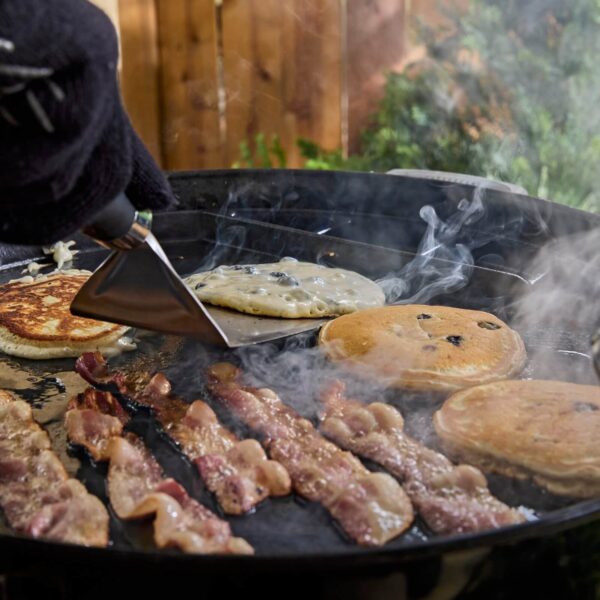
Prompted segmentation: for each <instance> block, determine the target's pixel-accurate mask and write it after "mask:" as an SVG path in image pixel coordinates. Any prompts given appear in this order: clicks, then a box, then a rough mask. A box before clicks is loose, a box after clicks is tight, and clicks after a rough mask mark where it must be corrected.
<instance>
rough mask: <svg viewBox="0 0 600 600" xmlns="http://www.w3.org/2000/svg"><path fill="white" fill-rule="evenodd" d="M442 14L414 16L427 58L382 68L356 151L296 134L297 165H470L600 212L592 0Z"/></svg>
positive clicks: (475, 3) (475, 5)
mask: <svg viewBox="0 0 600 600" xmlns="http://www.w3.org/2000/svg"><path fill="white" fill-rule="evenodd" d="M446 16H447V18H448V24H447V25H446V26H445V27H444V28H443V29H436V30H434V29H431V28H429V27H427V25H425V24H422V23H421V24H420V36H421V38H422V40H423V43H424V45H425V48H426V57H425V58H424V59H423V60H421V61H419V62H418V63H415V64H412V65H409V67H408V68H407V69H406V70H405V71H404V72H403V73H389V74H388V75H387V82H386V86H385V94H384V97H383V100H382V102H381V104H380V106H379V109H378V111H377V113H376V114H375V115H374V116H373V119H372V123H371V125H370V127H369V128H368V129H367V130H366V131H365V132H364V135H363V138H362V149H361V152H360V155H358V156H353V157H350V158H349V159H347V160H344V159H343V158H342V156H341V153H340V152H339V151H334V152H327V151H324V150H322V149H320V148H318V147H316V146H315V145H314V144H312V145H311V144H310V143H307V142H306V141H302V142H301V144H302V145H301V149H302V152H303V155H304V156H305V157H306V158H307V163H306V166H311V167H313V168H315V167H316V168H336V169H339V168H351V169H359V170H377V171H383V170H387V169H391V168H398V167H402V168H421V169H438V170H444V171H455V172H459V173H470V174H473V175H481V176H485V177H491V178H497V179H502V180H505V181H510V182H513V183H518V184H520V185H522V186H523V187H525V189H527V190H528V191H529V193H531V194H534V195H539V196H543V197H547V198H550V199H552V200H554V201H558V202H563V203H566V204H571V205H573V206H578V207H580V208H584V209H587V210H596V211H600V110H599V107H600V69H598V68H597V64H596V63H597V56H598V55H599V51H600V35H598V26H599V25H600V0H570V1H569V2H563V1H562V0H534V1H532V2H517V1H516V0H471V2H470V5H469V8H468V10H467V12H466V13H464V14H458V13H456V12H452V11H448V10H447V11H446Z"/></svg>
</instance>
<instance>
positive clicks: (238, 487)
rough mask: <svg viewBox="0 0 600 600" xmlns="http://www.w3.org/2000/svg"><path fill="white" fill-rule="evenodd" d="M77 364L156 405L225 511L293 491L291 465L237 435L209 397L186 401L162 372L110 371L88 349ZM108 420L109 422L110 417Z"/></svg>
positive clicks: (244, 509)
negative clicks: (288, 468)
mask: <svg viewBox="0 0 600 600" xmlns="http://www.w3.org/2000/svg"><path fill="white" fill-rule="evenodd" d="M76 368H77V370H78V371H79V372H80V373H82V375H83V376H84V377H85V378H86V379H87V380H88V381H92V382H93V381H94V380H95V378H96V377H99V378H100V379H99V381H100V382H101V383H106V382H108V381H113V382H114V383H116V384H117V385H118V387H119V389H120V390H121V392H122V393H123V394H125V395H127V396H128V397H129V398H131V399H132V400H133V401H134V402H136V403H137V404H142V405H144V406H148V407H150V408H152V409H153V410H154V412H155V414H156V416H157V418H158V420H159V421H160V422H161V424H162V425H163V427H164V429H165V431H166V432H167V433H168V435H169V436H170V437H171V438H172V439H173V440H175V442H177V444H178V445H179V446H180V448H181V449H182V451H183V453H184V454H185V455H186V456H188V458H190V460H192V461H193V462H194V463H195V465H196V466H197V468H198V470H199V472H200V476H201V477H202V479H203V480H204V482H205V484H206V486H207V487H208V489H209V490H210V491H211V492H213V493H214V494H215V496H216V497H217V500H218V502H219V504H220V505H221V507H222V508H223V510H224V511H225V512H226V513H228V514H235V515H238V514H242V513H245V512H248V511H249V510H251V509H252V508H254V507H255V506H256V505H257V504H258V503H259V502H261V501H262V500H264V499H265V498H266V497H268V496H285V495H287V494H289V493H290V491H291V482H290V477H289V475H288V473H287V471H286V470H285V469H284V468H283V466H282V465H281V464H279V463H278V462H276V461H274V460H268V458H267V455H266V454H265V452H264V450H263V449H262V447H261V445H260V444H259V443H258V442H257V441H256V440H252V439H246V440H239V439H238V438H237V437H236V436H235V435H234V434H233V433H232V432H231V431H229V430H228V429H226V428H225V427H223V426H222V425H221V423H219V420H218V419H217V416H216V415H215V413H214V411H213V410H212V409H211V408H210V407H209V406H208V404H206V403H205V402H202V401H201V400H196V401H195V402H192V403H191V404H188V403H187V402H184V401H183V400H182V399H181V398H177V397H176V396H174V395H173V394H172V393H171V384H170V383H169V380H168V379H167V378H166V377H165V376H164V375H163V374H162V373H157V374H156V375H154V376H150V375H149V374H147V373H138V374H137V375H136V376H135V378H127V377H124V376H123V375H122V374H119V373H116V374H114V375H111V374H110V373H109V371H108V370H107V368H106V363H105V362H104V359H103V358H102V356H101V355H100V354H99V353H95V354H93V353H86V354H84V355H83V356H82V357H81V358H80V359H79V360H78V362H77V367H76ZM105 426H106V427H109V426H110V424H109V423H108V421H107V422H106V424H105Z"/></svg>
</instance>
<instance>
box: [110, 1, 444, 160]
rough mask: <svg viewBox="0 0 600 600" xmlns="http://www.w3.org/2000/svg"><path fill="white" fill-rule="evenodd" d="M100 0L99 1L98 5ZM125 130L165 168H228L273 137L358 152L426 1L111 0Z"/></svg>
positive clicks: (428, 7)
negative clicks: (251, 144) (258, 139)
mask: <svg viewBox="0 0 600 600" xmlns="http://www.w3.org/2000/svg"><path fill="white" fill-rule="evenodd" d="M107 1H108V2H110V0H104V2H107ZM114 2H115V3H118V22H119V27H120V35H121V48H122V69H121V80H122V90H123V97H124V101H125V104H126V106H127V108H128V110H129V113H130V115H131V117H132V120H133V122H134V125H135V126H136V128H137V129H138V131H139V132H140V134H141V136H142V138H143V139H144V141H145V142H146V144H147V145H148V146H149V148H150V150H151V151H152V153H153V154H154V156H155V157H156V158H157V159H158V160H159V161H160V162H161V164H162V165H163V166H164V167H165V168H167V169H201V168H219V167H230V166H231V164H232V163H233V162H234V161H236V160H238V159H239V156H240V154H239V145H240V142H242V141H243V140H248V141H251V140H253V139H254V136H255V135H256V134H257V133H259V132H261V133H264V134H265V136H266V137H267V139H269V138H270V136H272V135H273V134H276V135H278V136H279V139H280V141H281V144H282V146H283V148H284V149H285V152H286V154H287V163H288V166H294V167H295V166H301V165H302V159H301V157H300V155H299V151H298V149H297V147H296V140H297V139H298V138H300V137H302V138H308V139H310V140H313V141H315V142H317V143H318V144H320V145H321V146H324V147H326V148H328V149H334V148H339V147H341V148H343V150H344V152H348V151H352V150H355V149H356V148H357V145H358V141H359V132H360V130H361V129H362V128H363V127H364V125H365V124H366V122H367V119H368V116H369V114H370V113H371V112H372V111H373V109H374V108H375V107H376V104H377V101H378V100H379V98H380V96H381V93H382V84H383V82H384V78H385V72H386V71H387V70H390V69H399V68H401V66H402V64H403V63H404V62H405V60H406V58H407V56H408V54H409V51H411V50H413V51H414V47H413V46H411V45H410V40H409V36H408V33H407V30H408V23H409V20H410V18H411V17H412V16H413V15H425V17H427V15H428V13H431V12H432V10H433V9H434V5H435V0H114Z"/></svg>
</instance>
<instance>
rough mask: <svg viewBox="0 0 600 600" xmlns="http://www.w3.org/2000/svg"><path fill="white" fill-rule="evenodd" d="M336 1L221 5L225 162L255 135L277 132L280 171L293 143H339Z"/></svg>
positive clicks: (252, 0) (294, 161) (259, 0)
mask: <svg viewBox="0 0 600 600" xmlns="http://www.w3.org/2000/svg"><path fill="white" fill-rule="evenodd" d="M339 24H340V1H339V0H286V2H281V1H278V0H224V4H223V52H224V56H223V61H224V71H225V93H226V98H227V107H226V121H227V159H228V162H229V164H231V163H232V162H233V161H235V160H236V159H237V158H239V144H240V142H241V141H243V140H248V141H251V140H253V138H254V136H255V135H256V134H257V133H259V132H260V133H265V135H266V136H267V138H268V139H269V138H270V136H271V135H272V134H274V133H277V134H278V135H279V137H280V138H281V142H282V145H283V146H284V147H285V148H286V150H287V154H288V166H291V167H295V166H301V164H302V160H301V157H300V156H299V152H298V149H297V148H296V139H297V138H299V137H305V138H309V139H311V140H314V141H316V142H317V143H319V144H320V145H323V146H325V147H328V148H337V147H338V146H339V145H340V143H341V121H340V119H341V117H340V103H341V86H342V77H341V55H340V52H341V45H340V29H339Z"/></svg>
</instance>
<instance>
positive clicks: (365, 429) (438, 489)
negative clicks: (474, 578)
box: [321, 381, 525, 534]
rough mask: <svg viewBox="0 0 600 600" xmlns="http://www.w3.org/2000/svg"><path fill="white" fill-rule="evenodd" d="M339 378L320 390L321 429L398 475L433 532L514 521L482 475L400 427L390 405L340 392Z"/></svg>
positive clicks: (515, 513) (469, 529)
mask: <svg viewBox="0 0 600 600" xmlns="http://www.w3.org/2000/svg"><path fill="white" fill-rule="evenodd" d="M344 390H345V386H344V384H343V383H342V382H341V381H336V382H334V383H333V384H332V385H330V386H329V387H328V388H327V389H326V390H325V391H324V393H323V395H322V401H323V402H324V404H325V409H326V411H325V414H324V415H323V417H322V422H321V431H322V432H323V433H324V434H325V435H326V436H327V437H328V438H330V439H332V440H333V441H334V442H335V443H336V444H338V445H339V446H341V447H342V448H346V449H347V450H350V451H352V452H354V453H355V454H357V455H359V456H362V457H364V458H368V459H370V460H372V461H374V462H376V463H378V464H380V465H381V466H382V467H384V468H385V469H386V470H388V471H389V472H390V473H392V474H393V475H394V476H395V477H397V478H398V479H400V481H401V482H402V483H403V487H404V489H405V490H406V492H407V494H408V496H409V497H410V499H411V500H412V502H413V504H414V505H415V508H416V509H417V511H418V512H419V513H420V515H421V516H422V518H423V519H424V520H425V522H426V523H427V525H428V526H429V527H430V528H431V529H432V531H434V532H435V533H440V534H451V533H466V532H473V531H482V530H485V529H493V528H496V527H502V526H505V525H513V524H515V523H521V522H522V521H524V520H525V519H524V517H523V515H521V513H520V512H518V511H517V510H515V509H512V508H510V507H508V506H507V505H506V504H504V503H502V502H500V500H498V499H497V498H495V497H494V496H492V494H491V493H490V491H489V489H488V487H487V481H486V479H485V476H484V475H483V474H482V473H481V471H479V470H478V469H476V468H475V467H471V466H469V465H458V466H455V465H453V464H452V463H451V462H450V461H449V460H448V459H447V458H446V457H445V456H443V455H442V454H439V453H438V452H435V451H433V450H431V449H430V448H426V447H425V446H423V445H422V444H421V443H419V442H417V441H416V440H414V439H412V438H411V437H409V436H408V435H406V434H405V433H404V432H403V428H404V421H403V419H402V415H401V414H400V413H399V412H398V411H397V410H396V409H395V408H393V407H392V406H389V405H387V404H382V403H380V402H374V403H372V404H369V405H365V404H362V403H360V402H357V401H354V400H348V399H346V398H345V397H344Z"/></svg>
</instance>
